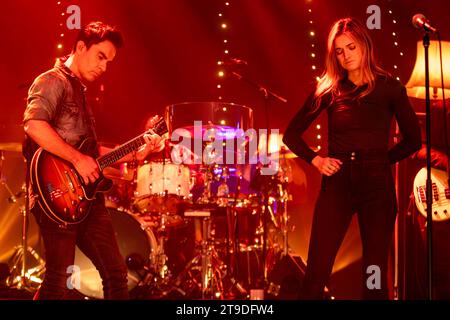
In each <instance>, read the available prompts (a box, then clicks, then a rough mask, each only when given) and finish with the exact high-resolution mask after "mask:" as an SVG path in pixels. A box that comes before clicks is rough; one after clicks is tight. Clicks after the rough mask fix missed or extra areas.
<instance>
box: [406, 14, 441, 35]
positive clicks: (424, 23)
mask: <svg viewBox="0 0 450 320" xmlns="http://www.w3.org/2000/svg"><path fill="white" fill-rule="evenodd" d="M412 24H413V26H414V27H416V28H417V29H422V28H423V29H424V30H425V31H428V32H437V31H438V30H437V29H436V28H435V27H433V26H432V25H431V24H430V21H429V20H428V19H427V18H425V16H424V15H423V14H421V13H418V14H416V15H414V17H412Z"/></svg>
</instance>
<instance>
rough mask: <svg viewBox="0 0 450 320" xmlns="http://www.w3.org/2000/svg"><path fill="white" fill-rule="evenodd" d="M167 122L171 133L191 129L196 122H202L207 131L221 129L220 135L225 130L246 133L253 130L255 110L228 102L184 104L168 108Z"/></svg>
mask: <svg viewBox="0 0 450 320" xmlns="http://www.w3.org/2000/svg"><path fill="white" fill-rule="evenodd" d="M166 121H167V124H168V126H169V132H170V133H172V132H173V130H175V129H177V128H189V127H191V126H193V125H195V123H196V122H197V123H198V122H201V123H202V126H205V128H206V129H208V127H209V128H211V129H214V128H217V129H219V132H218V133H219V134H220V129H224V128H230V129H231V130H235V131H236V129H238V128H239V129H242V130H243V131H245V130H247V129H249V128H253V110H252V109H251V108H249V107H247V106H244V105H239V104H234V103H228V102H217V101H212V102H183V103H177V104H173V105H169V106H167V107H166ZM202 133H203V132H202ZM231 133H233V132H231ZM231 138H233V136H231Z"/></svg>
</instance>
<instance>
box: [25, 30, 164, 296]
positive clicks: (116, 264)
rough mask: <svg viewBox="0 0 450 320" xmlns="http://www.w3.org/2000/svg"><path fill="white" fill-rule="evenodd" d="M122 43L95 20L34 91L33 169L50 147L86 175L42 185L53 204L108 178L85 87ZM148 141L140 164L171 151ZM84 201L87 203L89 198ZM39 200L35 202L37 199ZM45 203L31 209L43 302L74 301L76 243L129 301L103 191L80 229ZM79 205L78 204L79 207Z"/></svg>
mask: <svg viewBox="0 0 450 320" xmlns="http://www.w3.org/2000/svg"><path fill="white" fill-rule="evenodd" d="M121 45H122V36H121V33H120V32H119V31H118V30H116V29H115V28H114V27H111V26H109V25H106V24H104V23H102V22H92V23H89V24H88V25H86V26H85V27H84V28H82V29H81V30H80V33H79V35H78V37H77V39H76V42H75V44H74V47H73V50H72V52H71V54H70V55H68V56H67V57H64V58H60V59H58V61H57V62H56V64H55V66H54V68H53V69H51V70H49V71H47V72H44V73H42V74H41V75H39V76H38V77H37V78H36V79H35V80H34V82H33V84H32V85H31V87H30V89H29V92H28V100H27V108H26V110H25V113H24V120H23V121H24V130H25V133H26V139H25V142H24V156H25V157H26V158H27V163H28V167H30V166H31V165H30V164H31V159H32V158H33V155H36V154H37V153H38V152H36V150H37V149H38V148H39V147H40V149H39V150H41V152H42V150H45V152H47V153H48V154H49V155H51V156H54V157H55V158H54V159H56V160H57V159H61V161H63V162H65V163H67V164H68V165H71V166H72V168H74V169H73V170H72V171H73V172H74V175H75V176H77V177H78V178H79V180H74V179H72V178H73V176H72V178H70V179H68V180H69V182H70V188H60V189H54V188H53V186H50V184H43V187H42V188H43V189H45V190H44V191H45V192H49V194H50V195H51V196H52V199H57V198H58V197H59V198H62V197H64V193H67V192H69V191H70V190H69V191H67V190H68V189H74V187H75V186H79V187H81V186H82V185H83V186H89V185H91V184H93V183H94V182H95V181H96V180H97V179H99V178H100V177H101V176H102V175H101V169H102V168H101V165H100V163H99V161H98V160H97V161H96V160H95V159H96V157H99V156H102V155H105V154H107V153H108V152H110V151H111V150H110V149H107V148H104V147H98V146H97V145H96V133H95V123H94V119H93V114H92V110H91V109H90V107H89V106H88V105H87V104H86V96H85V91H86V87H85V84H86V83H89V82H92V81H94V80H96V79H97V78H98V77H100V76H101V75H102V74H103V73H104V72H105V71H106V69H107V64H108V63H109V62H111V61H113V59H114V57H115V55H116V50H117V49H118V48H120V47H121ZM86 139H88V140H90V141H94V142H95V144H94V146H95V148H94V151H93V152H92V153H90V154H84V153H83V152H81V149H80V150H79V149H78V146H79V145H80V143H81V142H82V141H83V140H86ZM143 139H144V140H141V141H143V143H146V145H145V148H144V147H143V148H141V149H140V150H139V151H138V152H137V153H135V155H134V156H136V158H138V159H139V158H140V159H143V158H145V157H146V156H147V154H149V153H151V152H158V151H160V150H161V149H162V148H163V147H164V143H163V141H162V139H161V137H159V136H158V135H156V134H145V135H143ZM132 159H133V156H132V155H131V154H130V153H128V154H127V155H126V156H124V157H122V159H121V161H130V160H132ZM56 160H55V161H56ZM55 161H53V162H55ZM99 166H100V168H99ZM75 170H76V172H75ZM30 171H31V172H32V170H30ZM31 174H32V173H31ZM57 174H59V175H60V176H64V174H65V176H66V177H67V178H69V177H68V174H67V171H66V172H64V173H61V172H57ZM55 175H56V174H55ZM35 187H36V186H35V185H33V190H34V192H35V193H37V194H38V192H36V189H35ZM65 190H66V191H65ZM78 197H79V200H80V201H79V202H82V201H87V200H86V199H83V197H81V196H78ZM34 198H35V196H31V197H30V199H31V200H33V199H34ZM42 198H43V197H42V196H40V195H38V196H37V201H30V207H31V212H32V213H33V214H34V216H35V218H36V221H37V223H38V225H39V227H40V230H41V234H42V238H43V241H44V246H45V256H46V274H45V278H44V280H43V283H42V285H41V287H40V289H39V291H38V292H37V293H36V295H35V299H64V298H66V297H67V293H68V288H70V287H71V286H70V285H69V284H70V280H68V279H70V276H71V273H70V272H71V271H70V270H74V269H73V264H74V259H75V246H78V247H79V248H80V249H81V251H83V253H84V254H85V255H86V256H88V257H89V258H90V259H91V260H92V262H93V263H94V265H95V266H96V268H97V269H98V271H99V273H100V276H101V277H102V281H103V290H104V297H105V299H127V298H129V294H128V287H127V267H126V264H125V260H124V258H123V257H122V256H121V254H120V252H119V248H118V245H117V241H116V238H115V235H114V230H113V226H112V223H111V217H110V215H109V213H108V211H107V210H106V207H105V204H104V198H103V196H102V195H98V194H97V196H96V197H95V199H94V200H92V201H90V204H89V210H88V211H89V212H88V214H87V215H86V217H85V218H84V219H83V220H82V221H80V222H79V223H72V224H64V223H58V221H55V220H54V219H51V218H50V217H49V214H48V212H46V210H45V208H46V207H45V206H44V205H43V199H42ZM86 198H87V197H86ZM76 203H77V201H73V204H76Z"/></svg>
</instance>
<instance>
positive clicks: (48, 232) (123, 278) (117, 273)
mask: <svg viewBox="0 0 450 320" xmlns="http://www.w3.org/2000/svg"><path fill="white" fill-rule="evenodd" d="M31 211H32V212H33V214H34V216H35V218H36V221H37V223H38V225H39V227H40V231H41V234H42V238H43V240H44V247H45V258H46V264H45V267H46V272H45V277H44V281H43V283H42V285H41V287H40V288H39V291H38V292H37V294H36V295H35V299H51V300H54V299H64V298H67V296H68V295H67V294H68V293H69V291H68V290H69V288H68V285H67V283H68V279H69V278H70V276H71V273H68V272H70V271H68V267H69V266H71V265H73V264H74V260H75V245H76V246H78V248H79V249H80V250H81V251H82V252H83V253H84V254H85V255H86V256H87V257H88V258H89V259H91V261H92V263H93V264H94V265H95V267H96V268H97V270H98V271H99V273H100V276H101V278H102V283H103V291H104V297H105V299H128V298H129V294H128V286H127V267H126V264H125V260H124V258H123V257H122V255H121V254H120V251H119V247H118V245H117V240H116V237H115V234H114V230H113V226H112V222H111V216H110V214H109V213H108V211H107V210H106V207H105V205H104V200H103V198H102V197H100V199H98V200H95V203H94V204H93V206H92V208H91V212H90V213H89V215H88V217H87V218H86V219H85V220H84V221H83V222H81V223H80V224H77V225H70V226H68V227H67V228H62V227H60V226H59V225H58V224H57V223H55V222H53V221H52V220H51V219H50V218H49V217H47V216H46V215H45V213H44V212H43V211H42V209H41V208H40V206H39V204H38V203H36V204H35V206H34V207H33V209H32V210H31ZM69 270H70V269H69Z"/></svg>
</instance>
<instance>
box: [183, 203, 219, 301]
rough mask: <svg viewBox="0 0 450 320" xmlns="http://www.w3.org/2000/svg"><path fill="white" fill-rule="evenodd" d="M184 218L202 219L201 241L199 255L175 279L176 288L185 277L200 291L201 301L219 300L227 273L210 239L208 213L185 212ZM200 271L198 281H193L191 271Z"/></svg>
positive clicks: (193, 276) (193, 275) (193, 277)
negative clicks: (189, 278)
mask: <svg viewBox="0 0 450 320" xmlns="http://www.w3.org/2000/svg"><path fill="white" fill-rule="evenodd" d="M185 216H188V217H196V218H201V219H202V240H201V249H200V253H199V254H197V256H195V257H194V258H193V259H192V260H191V261H190V262H189V263H188V264H187V266H186V268H185V270H184V271H182V272H181V273H180V275H179V276H178V278H177V281H176V283H175V284H176V286H179V285H180V284H181V282H182V280H183V279H182V278H183V277H184V276H185V275H188V276H189V277H191V280H192V282H193V284H194V285H195V286H196V287H197V288H198V289H200V291H201V299H221V298H222V297H223V293H224V288H223V279H224V277H225V276H226V273H227V266H226V265H225V263H224V262H223V261H222V260H221V259H220V258H219V256H218V253H217V251H216V250H215V248H214V241H213V239H212V237H211V220H210V212H206V211H199V212H186V213H185ZM199 269H200V281H198V280H197V279H195V274H192V271H197V270H199Z"/></svg>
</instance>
